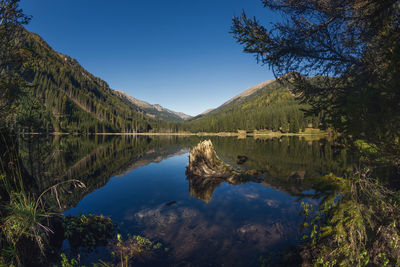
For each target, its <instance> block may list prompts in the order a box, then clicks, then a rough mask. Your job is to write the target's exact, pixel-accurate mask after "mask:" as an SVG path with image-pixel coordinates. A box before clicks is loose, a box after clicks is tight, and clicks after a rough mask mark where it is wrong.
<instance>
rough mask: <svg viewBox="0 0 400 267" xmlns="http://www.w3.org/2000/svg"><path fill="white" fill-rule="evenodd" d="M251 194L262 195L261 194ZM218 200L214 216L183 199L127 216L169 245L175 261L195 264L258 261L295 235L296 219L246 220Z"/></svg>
mask: <svg viewBox="0 0 400 267" xmlns="http://www.w3.org/2000/svg"><path fill="white" fill-rule="evenodd" d="M251 197H257V198H258V199H260V195H259V194H253V195H252V196H250V198H251ZM260 201H261V199H260ZM228 202H229V201H228ZM261 203H263V202H261ZM271 203H272V202H271ZM219 204H220V205H218V206H217V207H216V210H212V212H211V214H212V215H211V214H210V215H211V216H207V214H209V213H208V212H207V210H206V212H204V210H202V209H197V208H195V207H188V206H184V204H182V203H181V204H177V205H174V206H165V205H162V206H157V207H154V208H145V209H142V210H140V211H137V212H132V214H131V215H129V216H126V217H125V219H126V220H131V221H134V223H135V225H138V226H139V227H140V228H141V229H143V230H142V231H141V232H142V234H143V235H144V236H145V237H147V238H149V239H151V240H160V241H161V242H162V243H164V244H165V246H167V247H169V248H170V249H171V250H170V257H171V259H172V260H173V262H175V263H176V262H190V263H191V264H192V265H193V266H198V265H207V260H208V261H210V262H213V264H214V265H225V266H247V265H251V266H253V265H257V264H258V262H257V257H258V255H260V254H262V253H266V252H268V251H270V250H271V249H274V248H276V246H280V244H282V243H281V242H285V240H293V239H295V238H296V237H295V236H296V235H297V226H296V225H295V224H296V223H295V222H293V221H291V222H287V220H285V219H286V218H271V217H270V219H267V218H265V217H264V218H263V219H261V218H260V220H256V221H247V218H246V219H245V218H238V217H236V215H235V214H232V213H231V210H230V209H228V208H227V206H226V203H219ZM274 204H276V205H279V204H278V203H274ZM251 206H252V205H251ZM245 207H246V206H244V207H243V208H245ZM264 207H265V206H264ZM267 217H269V216H268V215H267ZM244 220H246V221H244ZM253 260H254V262H251V261H253ZM192 265H191V266H192ZM184 266H186V265H184Z"/></svg>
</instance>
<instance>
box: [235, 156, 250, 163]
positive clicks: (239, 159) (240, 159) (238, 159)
mask: <svg viewBox="0 0 400 267" xmlns="http://www.w3.org/2000/svg"><path fill="white" fill-rule="evenodd" d="M248 159H249V158H248V157H246V156H241V155H238V156H237V157H236V163H237V164H243V163H245V162H246V161H247V160H248Z"/></svg>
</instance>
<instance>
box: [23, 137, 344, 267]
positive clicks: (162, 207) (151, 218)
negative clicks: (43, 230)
mask: <svg viewBox="0 0 400 267" xmlns="http://www.w3.org/2000/svg"><path fill="white" fill-rule="evenodd" d="M206 139H210V140H211V141H212V143H213V144H214V147H215V150H216V152H217V155H218V156H219V157H220V159H221V160H223V161H224V162H225V163H227V164H229V165H231V166H232V167H233V168H234V169H236V170H238V171H248V170H257V172H258V173H262V175H260V177H258V179H257V181H254V179H253V180H249V181H247V180H243V181H241V182H240V183H237V184H230V183H228V182H225V181H223V180H222V179H211V180H209V181H206V182H201V183H199V182H197V181H196V180H193V179H190V178H188V177H187V176H186V174H185V170H186V166H187V165H188V155H189V151H190V150H191V148H192V147H193V146H195V145H196V144H198V143H199V142H200V141H202V140H206ZM20 146H21V147H20V151H21V155H22V157H23V161H24V164H25V166H26V168H27V170H28V171H29V172H30V174H32V176H33V177H35V179H36V184H37V188H36V190H38V192H41V191H43V190H45V189H46V188H48V187H49V186H51V185H54V184H56V183H59V182H62V181H67V180H69V179H78V180H80V181H82V182H83V183H84V184H85V185H86V188H83V189H82V188H79V187H74V186H73V185H64V186H60V188H58V190H57V192H52V193H51V194H48V196H46V201H47V202H48V203H52V204H53V205H54V206H58V205H59V206H60V208H61V210H62V211H63V213H64V214H65V215H79V214H81V213H82V214H89V213H91V214H96V215H100V214H102V215H105V216H109V217H111V218H112V220H113V221H114V222H116V223H117V224H118V226H119V231H120V233H121V235H122V236H123V237H125V236H127V235H141V236H143V237H146V238H148V239H150V240H151V241H157V242H161V243H162V245H163V247H164V248H167V250H165V251H164V252H163V253H162V255H161V256H158V257H157V255H156V256H154V255H153V256H152V257H148V258H140V257H139V258H138V259H137V260H136V261H135V262H134V265H135V266H153V265H157V266H160V265H165V266H172V265H173V266H260V257H261V258H263V259H270V260H274V259H277V258H279V257H281V256H282V255H284V254H285V253H287V252H289V251H290V250H291V249H293V247H294V246H296V245H299V244H301V242H302V236H303V235H304V234H306V232H304V231H301V225H302V222H303V217H302V215H301V211H302V207H301V202H302V201H304V202H309V203H311V204H313V205H318V203H319V200H320V198H321V197H322V195H321V192H320V189H319V188H318V179H320V178H321V177H322V176H323V175H325V174H329V173H335V174H337V175H340V174H341V173H343V172H344V171H345V170H346V168H347V167H348V166H349V165H350V164H351V162H352V161H351V160H350V156H349V155H347V153H346V151H345V150H342V149H340V148H336V147H334V146H332V144H331V142H330V141H329V140H327V139H324V138H318V137H297V136H293V137H280V138H277V137H275V138H253V137H247V138H238V137H197V136H188V137H178V136H99V135H98V136H55V137H46V138H43V137H42V138H40V137H37V138H32V139H29V140H25V141H23V142H21V144H20ZM237 156H246V157H247V160H246V161H245V162H244V163H243V162H239V163H237V162H238V161H237ZM317 192H318V193H317ZM56 193H57V198H55V197H54V194H56ZM56 199H58V201H59V203H58V201H56ZM68 248H69V244H68V242H64V244H63V250H64V251H65V252H66V253H67V254H68V253H69V254H71V252H70V251H68ZM80 253H81V256H80V257H81V262H82V263H83V264H90V263H92V262H97V261H98V260H99V259H103V260H105V261H111V260H112V259H113V258H112V256H111V255H110V253H109V251H108V249H107V248H104V247H100V248H97V249H96V251H94V252H90V253H86V254H85V252H80Z"/></svg>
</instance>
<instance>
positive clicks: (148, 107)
mask: <svg viewBox="0 0 400 267" xmlns="http://www.w3.org/2000/svg"><path fill="white" fill-rule="evenodd" d="M115 93H116V94H117V95H119V96H120V97H121V98H125V99H126V100H128V101H129V102H130V103H132V104H133V105H135V106H136V107H138V108H139V109H141V110H142V111H143V112H144V114H146V115H147V116H149V117H151V118H153V119H160V120H165V121H181V120H187V119H190V118H191V117H192V116H189V115H186V114H185V113H182V112H176V111H172V110H170V109H167V108H164V107H162V106H160V105H158V104H155V105H152V104H149V103H147V102H145V101H142V100H139V99H136V98H134V97H133V96H131V95H128V94H127V93H125V92H123V91H115Z"/></svg>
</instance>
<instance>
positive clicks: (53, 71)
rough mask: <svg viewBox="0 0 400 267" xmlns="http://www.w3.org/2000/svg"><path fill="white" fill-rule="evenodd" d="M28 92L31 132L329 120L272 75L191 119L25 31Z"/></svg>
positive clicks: (285, 128) (212, 128)
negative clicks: (120, 87) (308, 113)
mask: <svg viewBox="0 0 400 267" xmlns="http://www.w3.org/2000/svg"><path fill="white" fill-rule="evenodd" d="M21 42H22V44H23V51H22V52H21V55H22V59H23V62H24V63H23V64H21V66H20V68H19V72H20V73H21V74H22V77H24V79H25V81H26V83H25V85H26V86H25V88H24V91H25V94H24V96H23V97H22V98H21V99H20V101H19V103H18V106H17V111H18V112H17V113H16V114H17V117H16V124H15V125H16V127H17V128H18V130H19V131H22V132H24V131H26V132H35V131H37V132H79V133H94V132H97V133H101V132H128V133H132V132H148V131H153V132H178V131H190V132H236V131H237V130H247V131H253V130H264V129H266V130H272V131H280V132H283V133H287V132H292V133H297V132H301V131H302V130H304V129H305V128H306V127H311V126H312V127H314V128H319V127H321V126H323V125H322V124H321V120H320V118H319V117H305V116H304V112H303V110H305V109H307V108H308V106H307V105H304V104H300V103H299V102H298V101H297V100H296V99H295V97H294V95H293V94H291V93H290V91H289V89H288V87H287V86H285V85H283V84H281V83H279V82H277V81H267V82H264V83H261V84H259V85H256V86H253V87H251V88H249V89H247V90H246V91H244V92H243V93H242V94H240V95H237V96H235V97H234V98H232V99H230V100H229V101H227V102H226V103H224V104H223V105H221V106H220V107H218V108H216V109H214V110H212V111H211V112H208V113H206V114H202V115H199V116H197V117H195V118H192V119H190V120H188V121H185V122H184V121H183V120H184V119H187V118H188V117H189V116H187V115H185V114H183V113H177V112H174V111H171V110H168V109H165V108H163V107H161V106H159V105H150V104H148V103H147V102H143V101H140V100H137V99H135V98H133V97H131V96H129V95H127V94H125V93H123V92H122V91H114V90H112V89H111V88H110V87H109V86H108V84H107V83H106V82H105V81H103V80H101V79H100V78H97V77H95V76H93V75H92V74H91V73H89V72H88V71H87V70H85V69H84V68H83V67H82V66H81V65H80V64H79V63H78V62H77V61H76V60H75V59H72V58H71V57H69V56H66V55H63V54H61V53H58V52H55V51H54V50H53V49H52V48H51V47H50V46H49V45H48V44H47V43H46V42H45V41H44V40H43V39H42V38H41V37H40V36H38V35H37V34H33V33H30V32H28V31H26V30H24V31H23V34H22V40H21Z"/></svg>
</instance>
